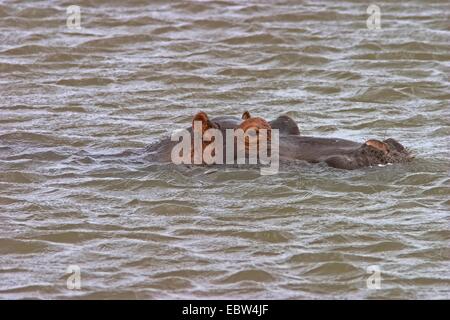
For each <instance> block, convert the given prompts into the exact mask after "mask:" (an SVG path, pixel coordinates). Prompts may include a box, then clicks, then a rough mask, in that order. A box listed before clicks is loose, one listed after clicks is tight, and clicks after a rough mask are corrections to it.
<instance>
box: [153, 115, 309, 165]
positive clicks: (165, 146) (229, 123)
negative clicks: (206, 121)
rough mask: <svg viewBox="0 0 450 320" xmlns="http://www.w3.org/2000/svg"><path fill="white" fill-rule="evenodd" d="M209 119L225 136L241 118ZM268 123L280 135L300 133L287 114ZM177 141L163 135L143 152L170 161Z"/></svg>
mask: <svg viewBox="0 0 450 320" xmlns="http://www.w3.org/2000/svg"><path fill="white" fill-rule="evenodd" d="M244 114H245V113H244ZM210 121H211V123H212V125H213V126H214V127H215V128H216V129H219V130H221V131H222V135H223V136H224V137H225V136H226V130H227V129H235V128H237V127H238V126H239V125H240V124H241V122H242V119H241V118H239V117H234V116H223V117H215V118H211V120H210ZM269 124H270V126H271V127H272V129H278V130H279V133H280V136H285V135H298V134H300V130H299V128H298V126H297V124H296V123H295V121H294V120H292V119H291V118H290V117H288V116H284V115H283V116H279V117H278V118H276V119H275V120H272V121H269ZM186 130H188V131H189V132H190V133H192V127H189V128H186ZM177 143H178V141H171V140H170V137H165V138H163V139H162V140H161V141H159V142H156V143H154V144H151V145H149V146H148V147H146V149H145V152H146V153H147V154H148V157H147V158H148V159H149V160H153V161H157V162H170V161H171V153H172V148H173V147H174V146H175V145H176V144H177ZM225 146H226V145H225V144H224V152H225ZM224 154H225V153H224Z"/></svg>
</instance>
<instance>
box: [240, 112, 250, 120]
mask: <svg viewBox="0 0 450 320" xmlns="http://www.w3.org/2000/svg"><path fill="white" fill-rule="evenodd" d="M251 117H252V116H251V115H250V112H248V111H245V112H244V113H243V114H242V120H247V119H250V118H251Z"/></svg>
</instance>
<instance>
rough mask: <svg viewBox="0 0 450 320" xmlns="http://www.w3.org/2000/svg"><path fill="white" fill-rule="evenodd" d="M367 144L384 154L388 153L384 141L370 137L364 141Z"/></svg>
mask: <svg viewBox="0 0 450 320" xmlns="http://www.w3.org/2000/svg"><path fill="white" fill-rule="evenodd" d="M365 144H366V145H367V146H369V147H372V148H375V149H377V150H379V151H382V152H383V153H384V154H387V153H389V145H388V144H387V143H385V142H381V141H379V140H375V139H370V140H367V141H366V143H365Z"/></svg>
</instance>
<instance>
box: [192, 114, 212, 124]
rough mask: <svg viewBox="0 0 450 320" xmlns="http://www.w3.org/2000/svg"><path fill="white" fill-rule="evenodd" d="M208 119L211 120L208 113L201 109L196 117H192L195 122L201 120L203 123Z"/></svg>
mask: <svg viewBox="0 0 450 320" xmlns="http://www.w3.org/2000/svg"><path fill="white" fill-rule="evenodd" d="M208 120H209V119H208V115H207V114H206V113H205V112H203V111H200V112H198V113H197V114H195V116H194V118H193V119H192V121H193V122H194V121H201V122H202V123H203V124H204V123H206V122H208Z"/></svg>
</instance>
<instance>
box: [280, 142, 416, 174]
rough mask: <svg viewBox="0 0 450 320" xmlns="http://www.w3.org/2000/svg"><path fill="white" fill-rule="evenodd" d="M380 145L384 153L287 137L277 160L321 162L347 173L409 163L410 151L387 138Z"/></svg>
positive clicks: (352, 144)
mask: <svg viewBox="0 0 450 320" xmlns="http://www.w3.org/2000/svg"><path fill="white" fill-rule="evenodd" d="M383 142H384V143H386V146H387V152H383V151H382V150H379V149H376V148H374V147H372V146H369V145H367V144H366V143H362V144H361V143H358V142H354V141H350V140H345V139H335V138H316V137H302V136H294V135H290V136H285V137H282V138H281V139H280V149H279V150H280V159H281V160H285V161H288V160H303V161H307V162H309V163H319V162H324V163H326V164H327V165H329V166H330V167H334V168H338V169H347V170H353V169H358V168H363V167H369V166H376V165H386V164H388V163H405V162H409V161H411V160H412V158H413V156H412V155H411V154H410V152H409V151H408V150H406V149H405V148H404V147H403V146H402V145H401V144H400V143H399V142H398V141H396V140H395V139H392V138H389V139H386V140H384V141H383Z"/></svg>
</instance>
